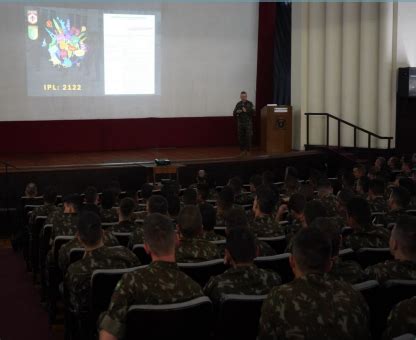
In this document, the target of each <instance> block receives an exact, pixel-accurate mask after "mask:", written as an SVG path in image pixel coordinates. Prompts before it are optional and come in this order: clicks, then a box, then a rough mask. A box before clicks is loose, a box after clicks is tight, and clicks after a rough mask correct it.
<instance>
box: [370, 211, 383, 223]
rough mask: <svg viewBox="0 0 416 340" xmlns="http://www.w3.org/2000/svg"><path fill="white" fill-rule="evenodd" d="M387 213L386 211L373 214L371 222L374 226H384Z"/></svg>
mask: <svg viewBox="0 0 416 340" xmlns="http://www.w3.org/2000/svg"><path fill="white" fill-rule="evenodd" d="M385 215H386V213H385V212H384V211H376V212H373V213H371V221H372V222H373V224H374V225H384V216H385Z"/></svg>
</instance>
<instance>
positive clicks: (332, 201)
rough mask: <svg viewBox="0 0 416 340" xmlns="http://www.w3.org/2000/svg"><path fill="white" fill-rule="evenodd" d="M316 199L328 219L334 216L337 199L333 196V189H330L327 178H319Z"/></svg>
mask: <svg viewBox="0 0 416 340" xmlns="http://www.w3.org/2000/svg"><path fill="white" fill-rule="evenodd" d="M317 190H318V199H319V200H320V201H321V202H322V204H323V205H324V207H325V209H326V214H327V216H328V217H332V216H336V215H337V214H338V210H337V198H336V196H335V195H334V194H333V192H334V189H333V188H332V184H331V182H330V181H329V180H328V178H321V179H320V180H319V181H318V188H317Z"/></svg>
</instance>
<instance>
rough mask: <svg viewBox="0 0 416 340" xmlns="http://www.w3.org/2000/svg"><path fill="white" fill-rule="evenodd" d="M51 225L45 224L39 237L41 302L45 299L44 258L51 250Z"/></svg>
mask: <svg viewBox="0 0 416 340" xmlns="http://www.w3.org/2000/svg"><path fill="white" fill-rule="evenodd" d="M51 234H52V224H45V225H44V226H43V228H42V230H41V232H40V235H39V273H40V284H41V296H42V300H44V299H45V297H46V291H47V290H46V256H47V254H48V251H49V249H50V248H51V245H50V239H51Z"/></svg>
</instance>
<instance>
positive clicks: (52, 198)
mask: <svg viewBox="0 0 416 340" xmlns="http://www.w3.org/2000/svg"><path fill="white" fill-rule="evenodd" d="M56 196H58V193H57V190H56V188H55V187H47V188H46V190H45V193H44V194H43V201H44V202H45V203H48V204H55V203H56Z"/></svg>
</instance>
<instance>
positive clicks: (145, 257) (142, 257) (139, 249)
mask: <svg viewBox="0 0 416 340" xmlns="http://www.w3.org/2000/svg"><path fill="white" fill-rule="evenodd" d="M132 251H133V253H134V254H135V255H136V256H137V258H138V259H139V261H140V263H141V264H143V265H144V264H149V263H150V262H152V259H151V257H150V255H149V254H148V253H146V251H145V250H144V244H135V245H134V246H133V249H132Z"/></svg>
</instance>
